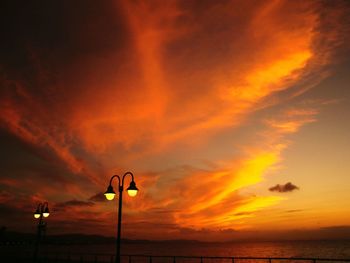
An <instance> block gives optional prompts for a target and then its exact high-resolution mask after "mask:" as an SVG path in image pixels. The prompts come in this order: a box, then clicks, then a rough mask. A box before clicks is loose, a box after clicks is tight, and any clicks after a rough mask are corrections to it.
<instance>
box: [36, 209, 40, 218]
mask: <svg viewBox="0 0 350 263" xmlns="http://www.w3.org/2000/svg"><path fill="white" fill-rule="evenodd" d="M40 215H41V213H40V211H39V209H36V210H35V212H34V218H39V217H40Z"/></svg>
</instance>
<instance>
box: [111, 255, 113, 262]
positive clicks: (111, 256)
mask: <svg viewBox="0 0 350 263" xmlns="http://www.w3.org/2000/svg"><path fill="white" fill-rule="evenodd" d="M111 263H113V255H111Z"/></svg>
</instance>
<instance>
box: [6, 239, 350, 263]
mask: <svg viewBox="0 0 350 263" xmlns="http://www.w3.org/2000/svg"><path fill="white" fill-rule="evenodd" d="M32 248H33V247H29V246H28V247H0V254H4V252H5V254H7V255H10V257H13V255H14V254H17V255H19V254H22V255H26V256H27V257H28V256H30V255H31V254H32V251H33V250H32ZM121 253H122V255H153V256H204V257H205V256H227V257H302V258H333V259H350V240H348V241H280V242H235V243H187V242H186V243H179V242H172V243H161V242H144V243H133V244H124V245H123V244H122V247H121ZM5 254H4V256H5ZM69 254H70V255H72V256H73V257H76V258H79V260H80V255H84V258H88V257H90V259H91V260H90V262H95V261H94V260H93V259H94V258H95V256H92V255H91V256H89V255H88V254H108V255H109V256H107V255H106V256H101V255H100V256H98V260H100V259H102V261H96V262H111V260H110V258H111V256H110V255H113V254H115V245H114V244H105V245H50V246H41V250H40V255H41V256H42V257H43V258H45V255H46V257H48V258H57V257H58V258H63V259H66V258H67V256H68V255H69ZM78 254H79V256H78ZM15 262H17V261H15ZM55 262H60V261H59V260H58V261H57V260H55ZM81 262H87V261H85V260H84V261H81ZM122 262H123V263H128V258H127V257H124V258H123V260H122ZM132 262H136V263H149V259H148V258H140V257H133V260H132ZM261 262H264V261H261ZM281 262H283V261H281ZM285 262H286V261H284V263H285ZM152 263H173V259H172V258H153V261H152ZM176 263H200V260H199V259H176ZM203 263H232V261H231V260H212V259H205V260H204V261H203ZM236 263H248V261H242V262H241V261H237V262H236ZM254 263H259V261H254ZM265 263H266V262H265ZM274 263H279V261H274ZM298 263H300V262H298ZM301 263H302V262H301Z"/></svg>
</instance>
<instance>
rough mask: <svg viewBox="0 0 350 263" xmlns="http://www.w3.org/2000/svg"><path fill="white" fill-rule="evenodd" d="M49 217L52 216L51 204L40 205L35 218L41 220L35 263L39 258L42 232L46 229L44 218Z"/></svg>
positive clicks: (36, 242)
mask: <svg viewBox="0 0 350 263" xmlns="http://www.w3.org/2000/svg"><path fill="white" fill-rule="evenodd" d="M49 215H50V211H49V203H48V202H44V203H39V204H38V206H37V208H36V210H35V212H34V218H36V219H39V222H38V229H37V234H36V241H35V248H34V258H33V261H34V262H36V261H37V257H38V249H39V243H40V238H41V232H42V230H43V229H44V228H45V227H46V224H45V222H43V217H48V216H49Z"/></svg>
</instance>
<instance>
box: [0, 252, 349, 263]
mask: <svg viewBox="0 0 350 263" xmlns="http://www.w3.org/2000/svg"><path fill="white" fill-rule="evenodd" d="M1 262H6V263H12V262H16V263H27V262H28V263H29V262H33V263H34V262H35V263H68V262H71V263H74V262H80V263H99V262H100V263H106V262H110V263H112V262H115V257H114V255H110V254H84V255H82V254H69V255H63V254H56V255H45V256H41V257H39V258H38V259H36V260H35V259H33V258H32V257H28V256H24V257H23V256H21V255H3V256H2V257H1ZM260 262H261V263H263V262H264V263H306V262H310V263H331V262H335V263H339V262H350V259H329V258H283V257H281V258H268V257H215V256H212V257H208V256H205V257H200V256H154V255H123V256H122V257H121V263H260Z"/></svg>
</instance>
